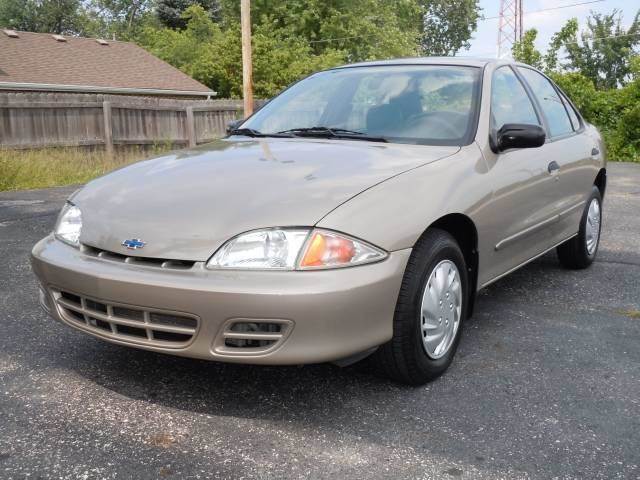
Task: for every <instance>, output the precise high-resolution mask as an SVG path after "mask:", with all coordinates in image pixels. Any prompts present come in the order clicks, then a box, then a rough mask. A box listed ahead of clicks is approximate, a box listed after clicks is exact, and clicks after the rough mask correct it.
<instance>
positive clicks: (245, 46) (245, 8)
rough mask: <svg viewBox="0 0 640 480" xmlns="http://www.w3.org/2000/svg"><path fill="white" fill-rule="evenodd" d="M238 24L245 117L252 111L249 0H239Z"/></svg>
mask: <svg viewBox="0 0 640 480" xmlns="http://www.w3.org/2000/svg"><path fill="white" fill-rule="evenodd" d="M240 24H241V26H242V96H243V98H244V118H247V117H248V116H249V115H251V114H252V113H253V72H252V65H251V3H250V0H240Z"/></svg>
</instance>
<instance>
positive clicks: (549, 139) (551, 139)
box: [516, 65, 584, 142]
mask: <svg viewBox="0 0 640 480" xmlns="http://www.w3.org/2000/svg"><path fill="white" fill-rule="evenodd" d="M520 68H523V69H524V68H526V69H527V70H531V71H533V72H536V73H538V74H540V75H542V77H544V78H546V79H547V80H548V81H549V83H550V84H551V88H553V89H554V91H555V92H556V94H557V95H558V97H559V98H560V99H561V100H562V106H563V107H564V112H565V114H566V115H567V118H568V119H569V125H571V132H568V133H565V134H563V135H556V136H555V137H554V136H551V129H550V127H549V121H548V119H547V116H546V114H545V113H544V110H543V108H542V105H540V103H539V102H538V99H537V98H536V99H535V101H534V104H535V105H536V108H538V109H540V113H542V116H543V118H544V129H545V131H546V132H547V140H546V141H547V142H555V141H557V140H564V139H565V138H568V137H571V136H573V135H577V134H578V133H579V132H580V131H582V130H574V129H573V122H572V121H571V117H570V116H569V112H568V111H567V105H566V102H565V101H564V97H566V95H564V94H563V92H562V90H560V88H559V87H558V86H557V85H556V84H555V82H554V81H553V80H551V79H550V78H549V77H548V76H546V75H545V74H544V73H542V72H541V71H539V70H536V69H535V68H533V67H531V66H529V65H518V66H517V68H516V70H518V69H520ZM517 75H518V78H521V79H522V81H523V83H524V84H525V85H526V87H525V88H526V89H527V91H530V92H531V93H533V89H532V88H531V86H530V85H529V83H528V82H527V80H526V78H524V75H522V73H521V72H519V71H518V72H517ZM534 97H535V95H534ZM574 111H576V112H577V110H576V109H575V108H574ZM578 118H579V120H580V125H581V128H583V124H584V122H583V120H582V117H581V116H578Z"/></svg>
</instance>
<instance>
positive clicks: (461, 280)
mask: <svg viewBox="0 0 640 480" xmlns="http://www.w3.org/2000/svg"><path fill="white" fill-rule="evenodd" d="M453 267H455V270H456V271H455V273H454V275H453V276H454V278H455V279H456V280H454V281H453V283H452V285H451V286H450V287H448V288H445V289H439V288H438V286H439V285H442V284H439V283H436V282H438V281H439V279H444V280H448V279H450V278H451V273H452V272H454V268H453ZM447 272H448V273H447ZM443 273H444V275H442V274H443ZM429 280H431V283H429ZM456 281H457V282H458V284H459V295H458V296H457V297H458V298H457V301H456V302H453V301H452V302H449V300H452V299H453V300H456V298H455V292H456V291H457V290H456V287H455V285H456ZM429 287H430V288H429ZM427 288H429V291H428V292H427V290H426V289H427ZM429 292H431V293H435V295H433V296H429V297H425V299H426V300H425V301H426V302H427V303H426V304H425V305H428V306H430V307H432V308H429V309H428V311H429V312H434V311H435V314H433V315H427V316H423V315H422V307H423V296H425V293H426V294H427V295H428V294H429ZM447 294H448V297H447ZM468 297H469V284H468V277H467V269H466V265H465V261H464V256H463V254H462V251H461V250H460V247H459V246H458V244H457V242H456V241H455V240H454V238H453V237H452V236H451V235H450V234H449V233H447V232H445V231H443V230H439V229H435V228H434V229H429V230H427V232H426V233H425V234H424V235H423V236H422V237H421V238H420V240H418V242H417V243H416V245H415V247H414V249H413V252H412V253H411V257H410V258H409V261H408V263H407V267H406V270H405V273H404V277H403V280H402V286H401V287H400V293H399V295H398V303H397V305H396V310H395V315H394V319H393V337H392V338H391V340H390V341H389V342H388V343H386V344H384V345H382V346H381V347H380V348H379V349H378V350H377V351H376V353H375V354H374V355H375V357H374V361H375V364H376V365H377V367H378V368H379V369H380V370H381V371H382V372H384V373H385V374H386V375H387V376H388V377H390V378H391V379H393V380H395V381H397V382H400V383H404V384H408V385H422V384H424V383H427V382H429V381H431V380H434V379H435V378H437V377H439V376H440V375H442V374H443V373H444V372H445V371H446V370H447V368H449V365H450V364H451V362H452V360H453V356H454V355H455V352H456V350H457V348H458V343H459V342H460V336H461V333H462V323H463V320H464V319H465V318H466V315H467V308H468ZM440 299H442V301H443V302H445V303H444V304H443V305H444V308H443V307H442V305H441V302H440ZM446 302H448V303H449V305H447V304H446ZM454 303H455V304H456V307H455V308H454V307H452V306H451V305H453V304H454ZM455 317H457V322H456V318H455ZM449 321H450V322H451V323H450V324H449V323H447V324H446V326H445V322H449ZM423 322H424V324H425V328H427V329H428V330H427V332H435V333H434V336H432V337H431V338H435V337H436V336H437V335H439V334H441V333H442V335H443V336H442V338H443V340H442V345H441V346H442V350H441V351H438V350H437V347H436V348H434V345H436V344H437V342H438V340H435V341H431V342H430V343H429V345H428V346H427V342H426V340H424V341H423V333H424V331H423ZM456 323H457V326H456V327H455V330H454V331H452V330H451V327H450V326H449V325H455V324H456ZM434 325H435V327H434ZM447 329H448V332H449V333H448V338H450V340H447V341H445V340H444V338H446V337H445V335H447V333H445V332H446V331H447ZM424 338H428V337H424ZM447 344H448V347H447V348H445V347H446V345H447ZM428 350H430V353H428Z"/></svg>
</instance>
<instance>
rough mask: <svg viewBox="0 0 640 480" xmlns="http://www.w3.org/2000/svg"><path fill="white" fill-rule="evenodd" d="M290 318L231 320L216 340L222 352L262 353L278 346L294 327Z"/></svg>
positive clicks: (218, 348)
mask: <svg viewBox="0 0 640 480" xmlns="http://www.w3.org/2000/svg"><path fill="white" fill-rule="evenodd" d="M292 326H293V324H292V322H291V321H289V320H249V319H247V320H231V321H229V322H228V323H227V324H226V325H225V326H224V328H223V329H222V331H221V334H220V335H219V336H218V338H217V339H216V342H215V350H216V352H218V353H222V354H232V355H233V354H243V355H247V354H261V353H265V352H267V351H269V350H272V349H274V348H276V347H277V346H278V345H279V344H280V343H282V342H283V341H284V340H285V338H286V337H287V336H288V335H289V333H290V331H291V329H292Z"/></svg>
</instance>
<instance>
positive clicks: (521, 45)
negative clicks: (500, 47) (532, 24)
mask: <svg viewBox="0 0 640 480" xmlns="http://www.w3.org/2000/svg"><path fill="white" fill-rule="evenodd" d="M537 36H538V30H536V29H535V28H532V29H530V30H527V31H526V32H524V35H523V36H522V40H520V41H519V42H516V43H514V44H513V47H512V49H511V53H512V55H513V59H514V60H516V61H518V62H522V63H526V64H527V65H531V66H532V67H535V68H543V61H542V53H540V51H538V49H536V45H535V43H536V37H537Z"/></svg>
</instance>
